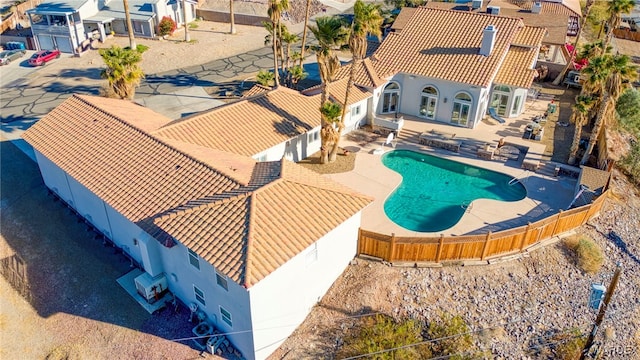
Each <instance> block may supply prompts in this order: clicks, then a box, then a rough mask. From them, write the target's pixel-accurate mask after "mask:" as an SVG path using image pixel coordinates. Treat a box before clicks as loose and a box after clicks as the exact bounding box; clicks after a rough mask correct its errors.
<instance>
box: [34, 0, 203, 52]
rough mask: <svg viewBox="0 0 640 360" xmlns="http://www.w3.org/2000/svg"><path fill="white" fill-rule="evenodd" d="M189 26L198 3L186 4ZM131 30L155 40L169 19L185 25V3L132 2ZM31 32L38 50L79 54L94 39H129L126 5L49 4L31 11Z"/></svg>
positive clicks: (114, 1)
mask: <svg viewBox="0 0 640 360" xmlns="http://www.w3.org/2000/svg"><path fill="white" fill-rule="evenodd" d="M185 4H186V6H188V9H187V22H190V21H192V20H193V19H194V18H195V6H196V5H197V3H195V2H194V1H192V0H189V1H186V2H185ZM129 13H130V15H131V26H132V27H133V33H134V36H136V37H146V38H153V37H155V36H156V30H157V27H158V24H159V22H160V20H161V19H162V18H163V17H164V16H169V17H171V18H172V19H173V20H175V21H176V22H177V23H178V24H182V23H183V17H184V16H183V10H182V2H181V1H176V0H168V1H167V0H150V1H146V0H130V1H129ZM27 15H28V16H29V21H30V23H31V32H32V33H33V37H34V39H35V41H36V46H37V48H38V50H49V49H54V48H56V49H59V50H60V51H62V52H65V53H72V54H78V53H79V52H80V50H79V48H80V47H81V45H82V44H83V42H85V41H87V40H91V39H99V40H100V41H104V40H105V39H106V37H107V35H110V34H111V33H112V32H113V33H115V34H118V35H123V36H126V35H128V32H127V27H126V21H125V12H124V3H123V2H122V1H120V0H110V1H107V2H103V1H90V0H64V1H47V2H44V3H42V4H40V5H38V6H36V7H35V8H33V9H31V10H28V11H27Z"/></svg>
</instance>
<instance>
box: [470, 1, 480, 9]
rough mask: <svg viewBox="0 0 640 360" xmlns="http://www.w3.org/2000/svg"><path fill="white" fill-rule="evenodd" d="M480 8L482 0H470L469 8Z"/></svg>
mask: <svg viewBox="0 0 640 360" xmlns="http://www.w3.org/2000/svg"><path fill="white" fill-rule="evenodd" d="M480 8H482V0H473V1H472V2H471V9H473V10H477V9H480Z"/></svg>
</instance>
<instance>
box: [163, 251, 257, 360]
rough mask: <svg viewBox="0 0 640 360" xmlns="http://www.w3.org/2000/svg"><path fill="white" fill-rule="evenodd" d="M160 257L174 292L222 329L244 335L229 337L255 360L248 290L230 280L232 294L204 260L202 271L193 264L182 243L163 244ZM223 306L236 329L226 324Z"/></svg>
mask: <svg viewBox="0 0 640 360" xmlns="http://www.w3.org/2000/svg"><path fill="white" fill-rule="evenodd" d="M178 240H179V239H178ZM160 256H161V258H162V263H163V267H164V271H165V273H166V274H167V281H168V283H169V289H170V290H171V292H173V293H174V294H175V295H176V296H178V297H179V298H180V299H181V300H182V301H184V302H185V303H186V304H187V305H188V304H190V303H195V304H198V309H201V310H203V311H205V313H206V314H207V316H208V318H209V321H210V322H211V323H212V324H214V325H215V326H216V327H217V328H218V329H219V330H222V331H223V332H240V333H235V334H229V335H227V338H228V339H229V341H231V342H232V343H233V345H234V346H235V347H236V348H237V349H238V350H240V351H241V352H242V354H243V355H244V356H245V357H247V359H252V354H253V348H254V346H253V337H252V334H251V329H252V328H251V311H250V309H249V293H248V292H247V290H246V289H245V288H244V287H242V286H240V285H238V284H236V283H234V282H233V281H232V280H230V279H227V285H228V289H229V291H227V290H225V289H224V288H222V287H221V286H220V285H218V284H217V282H216V271H215V269H214V268H213V266H212V265H211V264H209V263H208V262H206V261H204V260H203V259H202V258H200V259H199V264H200V270H198V269H196V268H195V267H194V266H193V265H191V264H190V263H189V254H188V252H187V248H186V247H185V246H183V245H182V244H179V243H178V244H177V245H176V246H174V247H172V248H167V247H164V246H162V245H161V248H160ZM193 285H195V286H197V287H198V288H199V289H200V290H202V292H203V293H204V296H205V303H206V305H202V304H201V303H200V302H198V301H197V300H196V298H195V295H194V291H193ZM220 306H223V307H224V308H225V309H226V310H227V311H229V313H231V320H232V323H233V326H229V325H227V323H225V322H224V321H222V319H221V315H220Z"/></svg>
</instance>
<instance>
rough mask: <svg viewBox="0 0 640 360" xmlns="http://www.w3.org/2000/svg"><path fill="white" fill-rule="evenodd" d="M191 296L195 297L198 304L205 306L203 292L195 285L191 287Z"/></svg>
mask: <svg viewBox="0 0 640 360" xmlns="http://www.w3.org/2000/svg"><path fill="white" fill-rule="evenodd" d="M193 294H194V295H195V296H196V300H198V302H199V303H200V304H202V305H207V303H206V302H205V301H204V292H203V291H202V290H200V289H199V288H198V287H197V286H195V285H193Z"/></svg>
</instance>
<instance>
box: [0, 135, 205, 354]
mask: <svg viewBox="0 0 640 360" xmlns="http://www.w3.org/2000/svg"><path fill="white" fill-rule="evenodd" d="M0 160H1V161H0V171H1V172H2V175H3V176H2V177H0V196H1V201H2V204H3V211H2V217H0V223H1V225H2V235H3V242H4V244H2V246H3V248H5V249H8V251H7V252H6V254H7V255H6V256H4V257H3V258H2V259H0V275H1V276H3V277H4V278H5V279H6V280H7V282H8V283H9V284H10V285H11V286H12V287H13V288H14V289H15V290H16V292H17V293H18V294H19V295H20V296H21V297H22V298H23V299H24V300H25V301H27V302H28V303H29V304H30V305H31V307H32V308H33V309H34V311H35V312H36V313H37V315H39V316H41V317H42V318H45V319H46V318H49V317H51V316H53V315H55V314H58V313H66V314H71V315H75V316H78V317H83V318H87V319H91V320H95V321H99V322H105V323H109V324H114V325H117V326H121V327H125V328H129V329H133V330H139V331H143V332H145V333H148V334H152V335H155V336H159V337H162V338H164V339H178V338H187V337H190V336H193V334H192V333H191V331H190V330H191V328H192V327H193V325H192V324H189V323H188V319H189V310H188V309H186V307H185V306H182V309H179V310H178V312H176V311H175V310H174V309H175V307H173V306H171V305H170V306H168V309H167V310H164V311H163V314H164V315H161V316H160V317H155V316H151V315H150V314H148V313H147V312H146V311H145V310H143V309H142V308H141V307H140V306H139V305H138V304H137V303H136V301H135V300H134V299H133V298H132V297H131V296H129V295H128V294H127V293H126V292H125V290H124V289H122V288H121V287H120V286H119V285H118V284H117V283H116V281H115V280H116V279H117V278H119V277H120V276H122V275H124V274H125V273H128V272H129V271H131V262H130V261H129V259H128V258H126V257H125V256H124V255H123V254H122V252H121V250H119V249H117V248H114V247H112V246H110V245H109V244H108V243H105V242H103V240H102V237H101V236H99V235H98V234H97V233H96V232H94V231H93V229H92V227H91V226H89V225H87V224H86V223H85V222H84V220H83V219H82V218H81V217H79V216H77V215H76V213H75V212H74V211H73V210H71V209H70V208H68V207H67V206H66V204H64V203H63V202H62V201H59V200H57V198H55V197H53V196H52V195H50V193H49V191H48V190H47V188H46V187H45V185H44V183H43V181H42V178H41V176H40V172H39V169H38V166H37V165H36V163H34V162H33V161H31V160H30V159H29V158H28V157H27V156H26V155H25V154H24V153H22V152H21V151H20V150H19V149H17V148H16V147H15V146H14V145H13V144H12V143H11V142H9V141H3V142H0ZM187 345H189V346H191V345H192V344H190V343H187Z"/></svg>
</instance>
